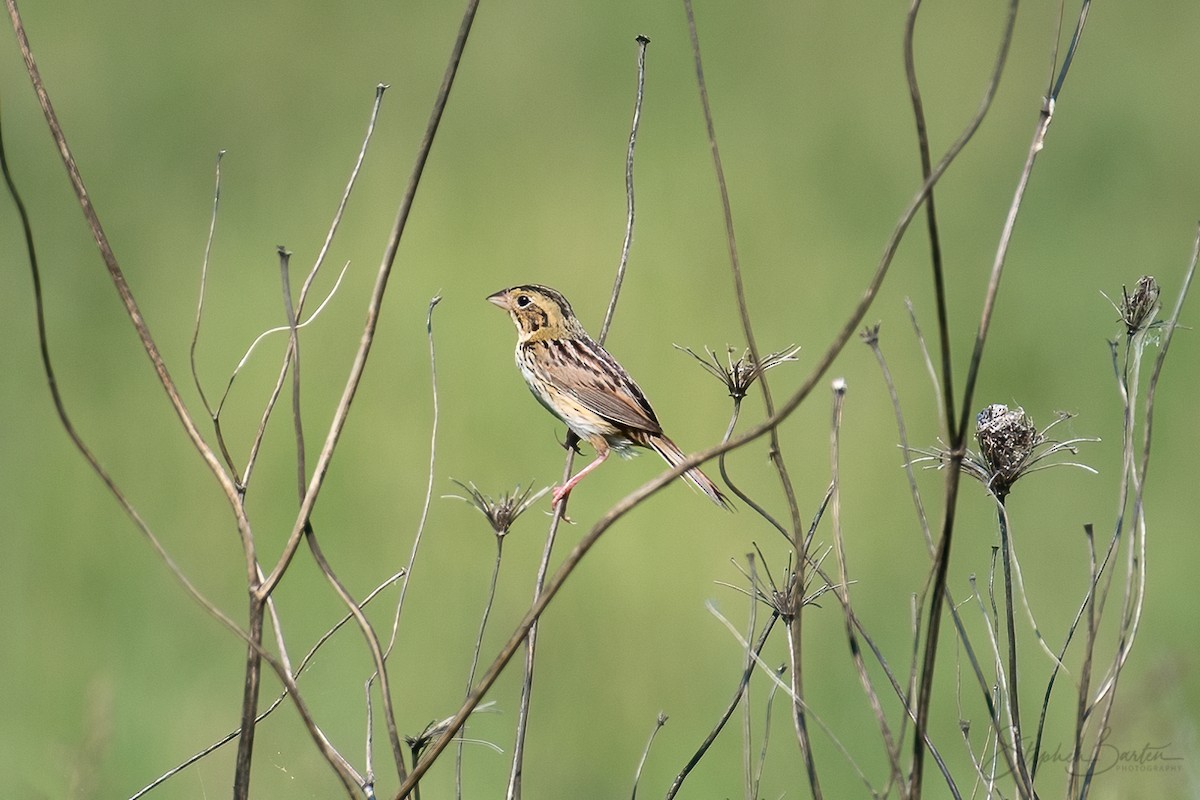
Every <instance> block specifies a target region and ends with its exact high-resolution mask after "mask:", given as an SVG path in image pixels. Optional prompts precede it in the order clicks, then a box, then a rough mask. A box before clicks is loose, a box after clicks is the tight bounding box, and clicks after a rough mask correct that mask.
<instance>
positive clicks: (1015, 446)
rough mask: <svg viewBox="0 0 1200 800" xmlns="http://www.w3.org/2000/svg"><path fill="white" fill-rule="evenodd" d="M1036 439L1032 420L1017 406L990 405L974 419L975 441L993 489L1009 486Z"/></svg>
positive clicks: (1017, 474) (1023, 463) (1031, 451)
mask: <svg viewBox="0 0 1200 800" xmlns="http://www.w3.org/2000/svg"><path fill="white" fill-rule="evenodd" d="M1039 440H1040V439H1039V436H1038V430H1037V428H1035V427H1034V425H1033V420H1031V419H1030V418H1029V415H1028V414H1026V413H1025V409H1023V408H1021V407H1020V406H1018V407H1017V408H1013V409H1009V407H1008V406H1006V405H1001V404H1000V403H993V404H992V405H990V406H988V407H987V408H985V409H984V410H983V411H980V412H979V415H978V416H977V417H976V418H975V441H976V442H978V443H979V455H980V458H981V460H982V462H983V465H984V467H985V468H986V469H987V472H988V474H989V475H990V476H991V481H990V482H991V484H992V485H993V486H997V487H1000V486H1004V487H1007V486H1011V485H1012V483H1013V482H1014V481H1015V480H1016V479H1017V477H1018V476H1019V475H1020V474H1021V468H1022V467H1023V466H1024V465H1025V462H1026V461H1028V460H1029V457H1030V456H1031V455H1032V454H1033V448H1034V447H1035V446H1036V445H1037V444H1038V442H1039Z"/></svg>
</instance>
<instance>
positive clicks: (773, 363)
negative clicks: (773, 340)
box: [675, 345, 800, 402]
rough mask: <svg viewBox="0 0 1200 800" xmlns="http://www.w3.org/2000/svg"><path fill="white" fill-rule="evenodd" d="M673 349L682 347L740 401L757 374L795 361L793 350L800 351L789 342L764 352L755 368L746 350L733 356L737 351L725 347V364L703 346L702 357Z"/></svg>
mask: <svg viewBox="0 0 1200 800" xmlns="http://www.w3.org/2000/svg"><path fill="white" fill-rule="evenodd" d="M675 349H676V350H682V351H683V352H685V353H687V354H688V355H689V356H691V357H692V358H694V359H696V361H698V362H700V366H702V367H704V369H706V370H708V372H709V374H711V375H712V376H713V377H715V378H716V379H717V380H719V381H721V383H723V384H725V388H726V389H728V390H729V396H730V397H732V398H733V399H734V400H736V401H739V402H740V401H741V400H742V398H744V397H745V396H746V394H747V392H749V391H750V387H751V386H752V385H753V384H754V381H755V380H757V379H758V376H759V375H761V374H762V373H764V372H766V371H767V370H769V369H771V368H772V367H777V366H779V365H780V364H782V363H784V362H785V361H795V360H796V353H798V352H800V345H791V346H790V347H786V348H784V349H783V350H779V351H777V352H774V353H767V354H766V355H765V356H763V357H762V364H761V365H759V366H757V367H756V366H755V364H754V357H753V356H751V355H750V351H749V350H746V351H745V352H743V353H742V355H741V357H740V358H737V359H734V357H733V354H734V353H735V352H737V351H736V350H734V348H732V347H727V348H726V349H725V360H726V363H725V364H722V363H721V359H720V358H718V357H717V354H716V353H715V352H713V351H712V350H709V349H708V348H707V347H705V348H704V352H705V354H706V356H701V355H697V354H696V353H695V352H694V351H693V350H692V348H690V347H680V346H679V345H675Z"/></svg>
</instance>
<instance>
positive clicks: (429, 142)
mask: <svg viewBox="0 0 1200 800" xmlns="http://www.w3.org/2000/svg"><path fill="white" fill-rule="evenodd" d="M9 1H11V0H9ZM478 7H479V0H467V6H466V10H465V11H464V12H463V18H462V22H461V24H460V25H459V30H458V35H457V37H456V38H455V41H454V46H453V48H452V49H451V53H450V61H449V64H447V66H446V71H445V74H444V75H443V77H442V85H441V86H440V87H439V89H438V93H437V97H436V98H435V99H434V103H433V109H432V110H431V112H430V115H429V122H428V124H427V125H426V128H425V134H424V136H423V137H422V138H421V143H420V146H419V147H418V149H417V157H416V163H415V164H414V165H413V169H412V172H411V174H410V175H409V179H408V185H407V186H406V187H405V190H404V195H403V197H402V198H401V200H400V207H399V209H398V210H397V212H396V221H395V223H394V224H393V226H392V231H391V234H390V235H389V236H388V240H387V244H386V246H385V247H384V254H383V258H382V259H381V261H380V264H379V269H378V271H377V272H376V276H375V285H374V286H373V287H372V290H371V297H370V300H369V301H368V303H367V318H366V322H365V323H364V326H363V333H362V337H361V339H360V340H359V346H358V351H357V352H356V353H355V355H354V361H353V363H352V364H351V367H350V374H349V376H348V377H347V379H346V385H345V388H344V389H343V390H342V396H341V399H340V400H339V401H338V404H337V408H336V409H335V411H334V414H333V419H332V420H331V421H330V426H329V432H328V433H327V434H326V436H325V443H324V445H323V446H322V448H321V451H320V453H319V454H318V456H317V461H316V463H315V465H314V467H313V471H312V477H311V478H310V479H309V482H308V487H307V489H306V491H305V494H304V501H303V502H302V503H301V504H300V511H299V513H298V514H297V515H296V521H295V523H294V525H293V527H292V532H291V534H290V535H289V536H288V540H287V543H286V544H285V546H284V548H283V552H282V553H281V554H280V557H279V560H278V561H277V562H276V564H275V567H274V568H273V569H272V570H271V572H270V574H269V575H268V576H267V579H266V580H265V581H263V583H262V585H261V586H259V587H257V590H256V593H257V594H258V595H259V596H264V597H265V596H266V595H269V594H270V593H271V592H272V591H274V589H275V587H276V586H277V585H278V584H279V581H280V580H281V579H282V577H283V573H284V571H286V570H287V567H288V565H289V564H290V563H291V561H292V557H293V556H295V554H296V550H297V548H298V547H299V546H300V539H301V537H302V536H303V535H304V530H305V527H306V526H307V524H308V520H309V519H310V517H311V516H312V511H313V507H314V506H315V505H316V502H317V497H318V495H319V494H320V491H321V487H322V485H323V484H324V482H325V476H326V474H327V473H328V471H329V465H330V462H331V461H332V460H333V452H334V450H335V449H336V447H337V443H338V440H339V439H340V438H341V434H342V429H343V428H344V427H345V424H346V419H347V417H348V416H349V413H350V404H351V403H352V402H353V401H354V396H355V394H357V392H358V387H359V384H360V383H361V381H362V376H363V372H364V371H365V370H366V366H367V358H368V356H369V355H370V352H371V346H372V344H373V343H374V341H375V329H376V326H377V325H378V324H379V314H380V310H381V308H382V305H383V295H384V292H385V290H386V289H387V283H388V278H390V277H391V273H392V265H393V264H394V263H395V260H396V252H397V250H398V249H399V247H400V237H401V235H402V234H403V233H404V229H405V227H406V226H407V224H408V216H409V213H410V212H411V211H412V206H413V203H414V202H415V200H416V195H417V188H418V186H419V185H420V182H421V176H422V175H423V174H424V172H425V164H426V162H427V161H428V159H429V153H430V151H431V150H432V149H433V140H434V137H435V136H436V135H437V130H438V126H439V125H440V124H441V120H442V114H443V113H444V112H445V110H446V103H447V102H448V100H449V97H450V90H451V89H452V88H453V86H454V78H455V76H456V75H457V74H458V65H459V64H460V62H461V61H462V55H463V52H464V50H465V49H466V45H467V38H468V36H469V35H470V32H471V26H472V23H473V22H474V19H475V12H476V10H477V9H478Z"/></svg>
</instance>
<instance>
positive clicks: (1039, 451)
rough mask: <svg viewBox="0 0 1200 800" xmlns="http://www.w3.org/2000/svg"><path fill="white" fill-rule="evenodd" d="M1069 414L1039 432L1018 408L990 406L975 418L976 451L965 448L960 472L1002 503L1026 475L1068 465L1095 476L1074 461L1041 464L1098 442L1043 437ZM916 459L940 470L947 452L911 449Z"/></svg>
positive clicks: (947, 460)
mask: <svg viewBox="0 0 1200 800" xmlns="http://www.w3.org/2000/svg"><path fill="white" fill-rule="evenodd" d="M1071 416H1072V415H1071V414H1067V413H1065V412H1061V411H1060V412H1059V413H1058V416H1057V417H1056V418H1055V420H1054V421H1053V422H1051V423H1050V424H1049V425H1047V426H1046V427H1045V428H1043V429H1041V430H1040V431H1039V430H1038V429H1037V428H1036V427H1035V426H1034V424H1033V420H1032V419H1031V418H1030V417H1029V415H1028V414H1026V413H1025V410H1024V409H1023V408H1021V407H1020V406H1018V407H1016V408H1012V409H1010V408H1009V407H1008V406H1006V405H1003V404H1001V403H993V404H992V405H990V406H988V407H987V408H985V409H983V411H980V412H979V415H978V416H977V417H976V426H975V441H976V442H978V444H979V450H978V452H976V451H974V450H971V449H970V448H967V453H966V456H965V457H964V458H963V461H962V466H961V469H962V471H963V472H965V473H967V474H968V475H970V476H971V477H972V478H975V479H976V480H978V481H979V482H980V483H982V484H983V485H984V486H986V487H987V489H988V491H990V492H991V493H992V494H994V495H995V496H996V497H997V498H999V499H1001V500H1003V499H1004V498H1005V497H1007V496H1008V493H1009V491H1011V489H1012V486H1013V484H1014V483H1016V482H1017V480H1018V479H1019V478H1020V477H1021V476H1023V475H1026V474H1028V473H1030V472H1037V471H1038V470H1040V469H1046V468H1048V467H1057V466H1072V467H1079V468H1080V469H1084V470H1087V471H1088V472H1091V473H1093V474H1094V473H1095V472H1096V470H1094V469H1092V468H1091V467H1089V466H1087V465H1086V464H1080V463H1078V462H1074V461H1055V462H1053V463H1050V464H1046V463H1043V462H1044V461H1045V460H1046V459H1047V458H1050V457H1051V456H1055V455H1058V454H1060V453H1063V452H1067V453H1071V454H1072V455H1074V454H1076V453H1078V452H1079V449H1078V447H1077V445H1078V444H1080V443H1081V442H1098V441H1100V440H1099V439H1096V438H1079V437H1077V438H1074V439H1067V440H1065V441H1058V440H1055V439H1050V438H1047V436H1046V434H1047V433H1048V432H1049V431H1050V429H1051V428H1053V427H1054V426H1055V425H1058V424H1059V423H1060V422H1063V421H1065V420H1068V419H1070V418H1071ZM913 452H916V453H919V454H920V457H919V458H914V459H912V463H914V464H915V463H918V462H928V461H932V462H934V463H933V464H930V465H929V466H931V467H933V468H935V469H941V468H942V467H944V466H946V465H947V464H949V463H950V453H949V451H947V450H946V449H944V448H934V449H931V450H915V451H913Z"/></svg>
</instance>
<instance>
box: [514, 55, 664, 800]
mask: <svg viewBox="0 0 1200 800" xmlns="http://www.w3.org/2000/svg"><path fill="white" fill-rule="evenodd" d="M648 44H650V40H649V39H647V38H646V37H644V36H638V37H637V45H638V58H637V93H636V100H635V102H634V111H633V122H632V123H631V125H630V133H629V147H628V150H627V151H626V156H625V199H626V209H627V214H626V218H625V240H624V244H623V246H622V248H621V259H620V262H619V264H618V265H617V275H616V279H615V280H614V282H613V289H612V294H611V296H610V298H609V302H608V309H607V311H605V314H604V324H603V326H602V328H601V331H600V336H599V339H598V340H597V341H598V342H599V343H600V344H601V345H603V344H604V342H605V340H606V339H607V338H608V331H609V327H610V325H611V324H612V319H613V315H614V314H615V313H616V309H617V300H618V299H619V298H620V296H621V285H622V284H623V283H624V281H625V269H626V266H627V265H628V263H629V247H630V244H631V243H632V241H633V226H634V221H635V216H634V207H635V206H634V191H633V188H634V187H633V163H634V159H633V155H634V147H635V146H636V144H637V134H638V125H639V124H640V121H641V116H642V98H643V97H644V94H645V82H646V45H648ZM578 441H579V440H578V437H576V436H575V434H574V433H573V432H568V434H567V441H566V446H567V457H566V463H565V464H564V465H563V484H564V485H565V484H566V483H567V482H568V481H569V480H570V478H571V470H572V468H573V466H574V463H575V453H576V443H577V442H578ZM566 509H567V502H566V500H565V499H564V501H563V502H560V503H555V504H554V513H553V517H552V518H551V520H550V529H549V531H548V532H547V533H546V545H545V547H544V548H543V550H542V560H541V562H540V563H539V564H538V571H537V577H536V578H535V580H534V589H533V599H534V602H535V603H536V602H537V600H538V598H539V596H540V595H541V592H542V587H543V585H544V584H545V581H546V575H547V573H548V571H549V568H550V553H551V551H552V550H553V548H554V541H555V539H556V538H557V535H558V526H559V524H560V522H561V521H562V518H563V517H564V516H565V515H566ZM536 654H537V624H536V620H535V621H534V624H533V626H532V627H531V628H530V631H529V637H528V638H527V639H526V641H525V676H524V679H523V681H522V683H521V699H520V704H519V706H518V709H517V729H516V736H515V741H514V743H513V755H512V764H511V767H510V769H509V774H508V788H507V790H506V792H505V797H506V798H507V800H520V797H521V779H522V774H523V770H524V763H525V735H526V731H527V730H528V726H529V704H530V701H531V699H532V695H533V670H534V660H535V656H536Z"/></svg>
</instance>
